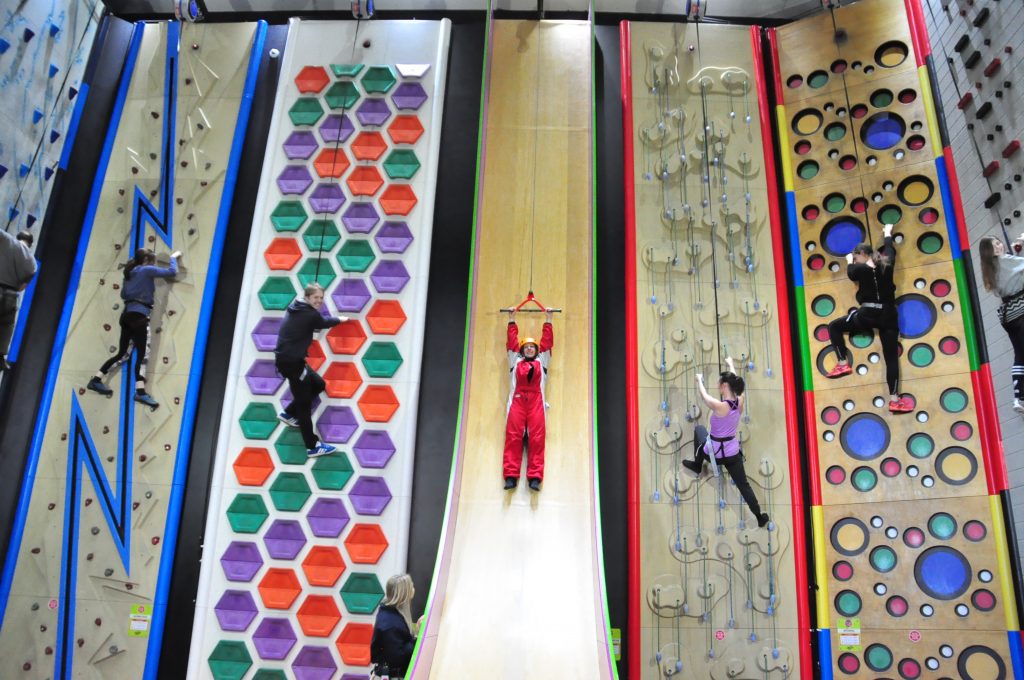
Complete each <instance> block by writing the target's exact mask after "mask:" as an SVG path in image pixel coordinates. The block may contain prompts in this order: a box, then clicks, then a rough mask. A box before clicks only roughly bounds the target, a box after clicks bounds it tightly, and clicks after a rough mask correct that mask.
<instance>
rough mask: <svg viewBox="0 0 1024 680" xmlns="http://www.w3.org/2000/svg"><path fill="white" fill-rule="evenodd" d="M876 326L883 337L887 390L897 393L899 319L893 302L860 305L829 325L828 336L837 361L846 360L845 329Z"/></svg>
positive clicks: (847, 358) (851, 330)
mask: <svg viewBox="0 0 1024 680" xmlns="http://www.w3.org/2000/svg"><path fill="white" fill-rule="evenodd" d="M869 330H877V331H878V338H879V340H881V341H882V356H883V357H885V382H886V384H888V386H889V394H899V392H898V390H899V386H900V322H899V314H898V313H897V312H896V307H895V305H892V306H888V307H885V308H883V309H877V308H873V307H861V308H859V309H856V310H854V311H852V312H850V313H849V314H848V315H846V316H844V317H842V318H839V319H836V320H835V321H833V322H832V323H830V324H829V325H828V339H829V342H831V343H832V346H833V347H835V350H836V357H838V358H839V360H840V361H849V360H850V353H849V352H848V351H847V350H846V338H845V337H844V334H846V333H859V332H863V331H869Z"/></svg>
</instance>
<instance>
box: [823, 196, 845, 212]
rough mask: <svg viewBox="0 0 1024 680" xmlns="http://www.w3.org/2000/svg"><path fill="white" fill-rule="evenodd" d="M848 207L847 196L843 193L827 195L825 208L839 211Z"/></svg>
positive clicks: (830, 210)
mask: <svg viewBox="0 0 1024 680" xmlns="http://www.w3.org/2000/svg"><path fill="white" fill-rule="evenodd" d="M845 207H846V198H844V197H843V195H842V194H829V195H828V196H826V197H825V210H827V211H829V212H830V213H837V212H839V211H840V210H842V209H843V208H845Z"/></svg>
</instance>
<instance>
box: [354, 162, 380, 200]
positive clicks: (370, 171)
mask: <svg viewBox="0 0 1024 680" xmlns="http://www.w3.org/2000/svg"><path fill="white" fill-rule="evenodd" d="M345 182H346V183H347V184H348V189H349V191H351V192H352V195H354V196H373V195H374V194H376V193H377V192H378V191H380V188H381V187H382V186H384V178H383V177H381V176H380V171H378V170H377V168H375V167H373V166H372V165H360V166H359V167H358V168H356V169H355V170H353V171H352V174H351V175H349V176H348V179H347V180H345Z"/></svg>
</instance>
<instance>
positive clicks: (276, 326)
mask: <svg viewBox="0 0 1024 680" xmlns="http://www.w3.org/2000/svg"><path fill="white" fill-rule="evenodd" d="M282 321H284V317H280V316H265V317H263V318H262V319H260V320H259V323H257V324H256V327H255V328H253V329H252V341H253V342H254V343H256V349H257V350H259V351H260V352H273V351H274V347H276V346H277V334H278V333H279V332H280V330H281V322H282Z"/></svg>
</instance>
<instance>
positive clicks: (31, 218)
mask: <svg viewBox="0 0 1024 680" xmlns="http://www.w3.org/2000/svg"><path fill="white" fill-rule="evenodd" d="M37 219H39V218H38V217H36V216H35V215H33V214H32V213H29V214H28V216H27V217H26V218H25V226H26V227H31V226H32V225H33V224H35V223H36V220H37Z"/></svg>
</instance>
